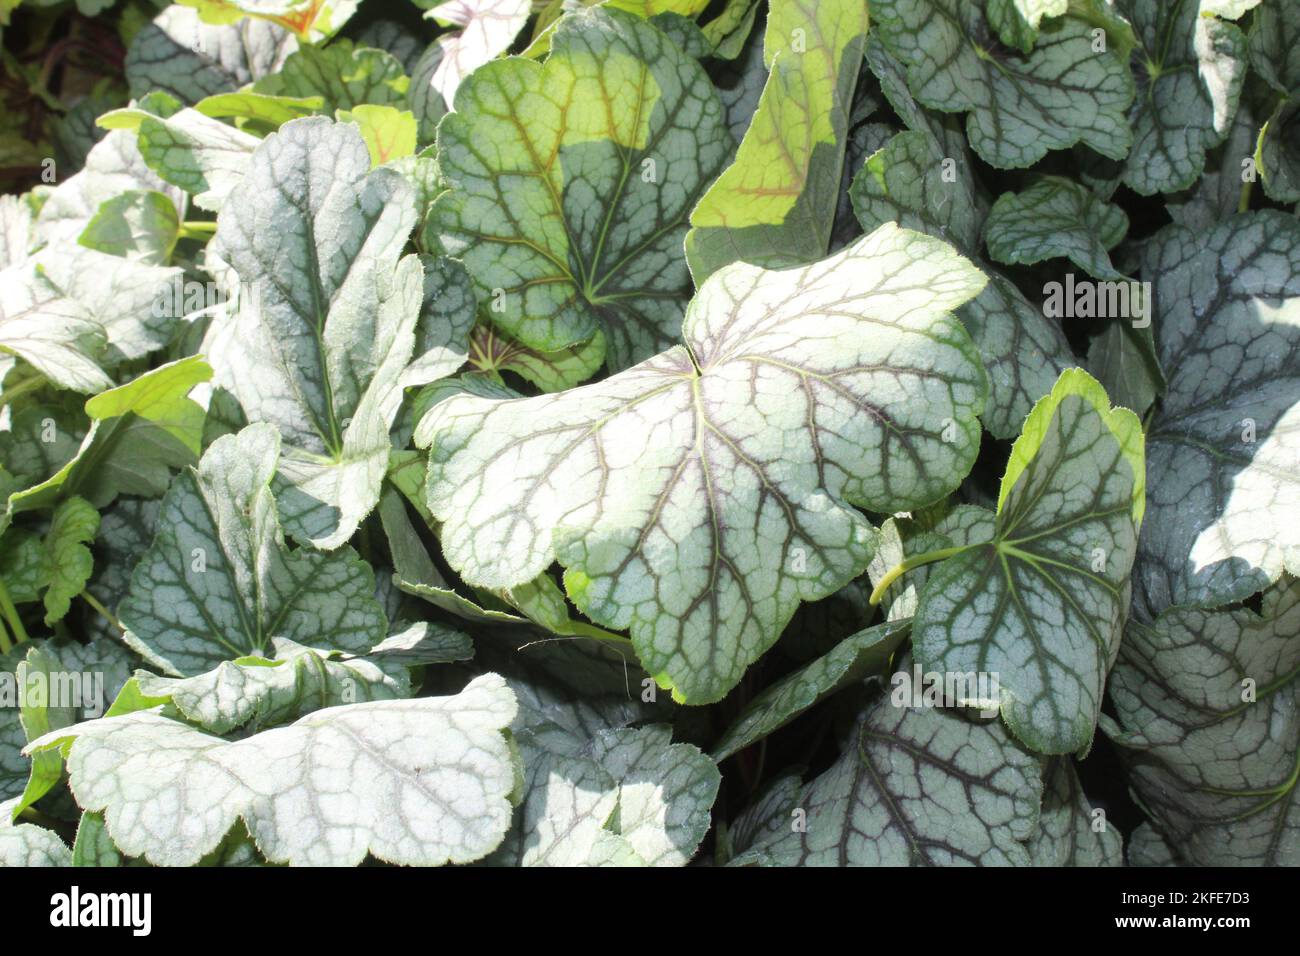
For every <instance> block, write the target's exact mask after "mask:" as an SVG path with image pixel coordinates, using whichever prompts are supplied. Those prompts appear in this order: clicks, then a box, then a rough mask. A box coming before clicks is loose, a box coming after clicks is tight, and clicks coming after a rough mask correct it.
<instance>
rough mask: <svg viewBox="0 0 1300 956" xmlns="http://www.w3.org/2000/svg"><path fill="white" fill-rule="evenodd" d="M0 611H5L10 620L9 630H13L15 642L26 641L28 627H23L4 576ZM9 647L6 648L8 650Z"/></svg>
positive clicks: (0, 588)
mask: <svg viewBox="0 0 1300 956" xmlns="http://www.w3.org/2000/svg"><path fill="white" fill-rule="evenodd" d="M0 612H3V614H4V617H5V620H6V621H8V622H9V630H11V631H12V632H13V635H14V643H15V644H22V643H23V642H24V641H26V640H27V628H25V627H23V620H22V618H20V617H19V616H18V608H16V607H14V602H13V601H12V600H11V599H10V597H9V589H8V588H7V587H5V582H4V579H3V578H0ZM6 643H7V642H6ZM8 649H9V648H6V650H8Z"/></svg>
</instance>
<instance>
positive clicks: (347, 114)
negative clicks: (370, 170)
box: [338, 104, 415, 166]
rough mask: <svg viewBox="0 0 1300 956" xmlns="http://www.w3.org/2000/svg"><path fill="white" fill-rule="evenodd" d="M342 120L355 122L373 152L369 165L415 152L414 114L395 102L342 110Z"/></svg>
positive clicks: (339, 115)
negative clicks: (395, 104)
mask: <svg viewBox="0 0 1300 956" xmlns="http://www.w3.org/2000/svg"><path fill="white" fill-rule="evenodd" d="M338 119H339V122H341V123H356V124H357V128H358V129H360V130H361V138H362V139H363V140H365V143H366V149H367V150H368V151H369V152H370V165H371V166H382V165H383V164H384V163H387V162H389V161H390V160H395V159H405V158H406V157H408V156H414V155H415V117H414V116H413V115H412V114H411V113H410V112H408V111H406V110H399V109H397V108H396V107H393V106H369V105H365V104H363V105H361V106H354V107H353V108H352V109H350V110H339V111H338Z"/></svg>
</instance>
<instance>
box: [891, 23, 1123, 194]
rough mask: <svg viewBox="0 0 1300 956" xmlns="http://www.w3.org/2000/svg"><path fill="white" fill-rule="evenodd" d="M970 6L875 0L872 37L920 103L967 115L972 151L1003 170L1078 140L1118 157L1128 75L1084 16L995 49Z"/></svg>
mask: <svg viewBox="0 0 1300 956" xmlns="http://www.w3.org/2000/svg"><path fill="white" fill-rule="evenodd" d="M979 6H980V5H979V4H978V3H973V2H969V0H877V2H876V3H874V4H873V5H872V8H871V13H872V21H873V26H874V28H875V30H876V35H877V36H879V37H880V38H881V39H882V40H883V41H884V45H885V46H886V47H888V49H889V51H890V52H891V53H892V54H894V56H896V57H898V58H899V59H900V60H902V61H903V63H904V64H905V65H906V66H907V81H908V86H910V87H911V89H912V92H913V94H915V96H916V98H917V99H918V100H920V101H921V103H922V104H924V105H925V106H927V107H930V108H931V109H937V110H942V111H944V112H947V113H969V114H970V115H969V116H968V117H967V120H966V131H967V135H968V136H969V137H970V145H971V148H973V149H974V150H975V152H976V153H978V154H979V155H980V157H981V158H982V159H984V160H985V161H986V162H988V163H990V164H991V165H993V166H997V167H999V168H1003V169H1022V168H1024V167H1026V166H1031V165H1033V164H1034V163H1036V162H1037V161H1038V160H1040V159H1042V158H1043V156H1045V155H1046V154H1047V152H1048V151H1049V150H1053V149H1066V148H1068V147H1070V146H1073V145H1074V144H1075V143H1086V144H1087V145H1088V146H1090V147H1092V148H1093V149H1094V150H1096V151H1097V152H1098V153H1101V154H1102V155H1103V156H1109V157H1110V158H1112V159H1123V158H1124V156H1125V155H1126V154H1127V153H1128V150H1129V146H1130V145H1131V143H1132V136H1131V133H1130V130H1129V126H1128V123H1127V121H1126V120H1125V112H1126V111H1127V110H1128V108H1129V106H1130V104H1131V103H1132V102H1133V79H1132V77H1131V76H1130V74H1129V72H1128V69H1127V67H1126V66H1125V64H1124V63H1123V62H1122V60H1121V59H1120V58H1119V57H1118V56H1117V55H1116V54H1115V53H1114V52H1112V51H1109V50H1098V49H1097V48H1096V45H1095V44H1094V42H1093V36H1092V30H1091V29H1090V28H1089V26H1088V25H1087V24H1086V23H1085V22H1083V21H1082V20H1079V19H1076V18H1074V17H1064V18H1062V19H1060V20H1055V21H1052V22H1051V23H1050V24H1048V25H1047V26H1046V27H1045V28H1044V30H1043V32H1042V34H1041V36H1040V37H1039V40H1038V43H1037V45H1036V46H1035V48H1034V50H1033V52H1032V53H1029V54H1019V53H1013V52H1007V51H1004V50H1002V49H999V48H998V47H997V44H996V41H995V40H994V38H993V36H992V34H991V30H990V27H989V24H988V23H987V21H986V20H985V19H984V14H983V12H982V11H981V10H980V9H979Z"/></svg>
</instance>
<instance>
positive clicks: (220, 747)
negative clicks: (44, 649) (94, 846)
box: [27, 674, 516, 866]
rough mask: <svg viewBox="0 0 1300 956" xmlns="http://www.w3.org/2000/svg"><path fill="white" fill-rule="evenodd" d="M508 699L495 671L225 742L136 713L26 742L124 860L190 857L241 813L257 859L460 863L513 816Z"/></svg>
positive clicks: (185, 861) (190, 860) (212, 843)
mask: <svg viewBox="0 0 1300 956" xmlns="http://www.w3.org/2000/svg"><path fill="white" fill-rule="evenodd" d="M515 710H516V705H515V697H514V694H513V693H512V692H511V691H510V689H509V688H508V687H507V686H506V683H505V681H504V680H502V679H501V678H500V677H498V676H496V675H494V674H489V675H486V676H484V677H480V678H478V679H476V680H474V681H473V682H471V683H470V684H469V686H468V687H466V688H465V689H464V690H463V691H461V693H459V694H457V695H455V696H453V697H426V698H420V699H418V700H401V701H379V702H372V703H366V704H351V705H346V706H342V707H330V708H328V709H326V710H321V711H317V712H316V713H314V714H310V715H308V716H307V717H304V718H303V719H301V720H299V721H297V722H296V723H294V724H291V725H289V726H287V727H280V728H277V729H274V730H267V731H263V732H262V733H259V734H254V735H253V736H251V737H246V738H244V739H242V740H238V741H235V742H234V743H228V742H226V741H224V740H222V739H221V738H219V737H213V736H210V735H208V734H206V733H203V732H202V731H199V730H196V729H194V728H193V727H189V726H187V725H186V724H183V723H181V722H179V721H176V720H172V719H170V718H168V717H164V716H162V715H161V714H160V713H159V712H158V711H157V710H143V711H136V712H134V713H130V714H126V715H123V716H120V717H105V718H101V719H100V720H95V721H90V722H88V723H82V724H78V725H76V726H74V727H71V728H67V729H65V730H57V731H54V732H53V733H51V734H49V735H47V736H45V737H43V738H41V739H39V740H37V741H34V742H33V743H32V744H30V745H29V746H28V748H27V749H28V752H36V751H41V750H49V749H54V748H58V749H59V750H60V752H62V753H63V755H64V758H65V760H66V762H67V766H68V773H69V776H70V777H71V783H72V792H73V794H74V796H75V797H76V798H77V802H78V803H79V804H80V805H81V806H82V807H83V808H84V809H86V810H91V811H103V813H104V821H105V824H106V826H107V828H108V832H109V835H110V836H111V838H112V840H113V842H114V843H115V844H116V845H117V846H118V847H119V848H120V849H121V850H122V852H123V853H125V854H127V855H128V856H140V857H144V858H145V859H147V860H149V861H150V862H152V863H155V864H158V865H164V866H192V865H194V864H196V863H197V862H198V861H199V860H200V859H201V858H202V857H203V856H204V855H205V854H206V853H208V852H209V851H211V850H213V849H215V848H216V846H217V845H218V844H219V843H220V842H221V840H222V838H223V837H224V836H225V835H226V833H227V832H228V831H229V830H230V828H231V827H232V826H233V825H234V824H235V822H236V821H237V820H238V819H240V818H242V819H243V820H244V822H245V823H246V824H247V826H248V829H249V832H250V833H251V834H252V836H253V838H254V839H255V840H256V841H257V845H258V847H259V848H260V849H261V851H262V852H263V853H264V854H265V856H266V858H267V859H268V860H270V861H271V862H275V863H289V864H291V865H298V866H303V865H307V866H349V865H351V866H355V865H357V864H359V863H361V862H362V861H363V860H364V859H365V858H366V855H367V854H373V855H374V856H375V857H377V858H378V859H381V860H386V861H388V862H391V863H404V864H412V865H425V866H430V865H441V864H443V863H448V862H450V863H468V862H470V861H473V860H476V859H478V858H480V857H482V856H484V855H485V854H487V853H489V852H491V851H492V850H493V849H494V848H495V847H496V846H497V844H498V843H500V842H501V838H502V836H503V835H504V833H505V831H506V828H507V827H508V826H509V823H510V809H511V808H510V801H509V799H508V797H509V795H510V793H511V791H512V790H513V788H514V784H515V766H514V759H513V757H512V754H511V750H510V746H509V744H508V743H507V741H506V738H505V736H504V734H503V731H504V730H505V728H506V727H508V726H509V724H510V721H511V720H512V719H513V718H514V716H515Z"/></svg>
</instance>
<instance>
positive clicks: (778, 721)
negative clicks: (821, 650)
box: [713, 622, 908, 763]
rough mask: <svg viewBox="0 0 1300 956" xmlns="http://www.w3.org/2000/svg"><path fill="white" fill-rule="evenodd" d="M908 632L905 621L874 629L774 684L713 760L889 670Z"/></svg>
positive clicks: (735, 726) (720, 743)
mask: <svg viewBox="0 0 1300 956" xmlns="http://www.w3.org/2000/svg"><path fill="white" fill-rule="evenodd" d="M907 631H908V626H907V623H906V622H903V623H901V624H900V623H898V622H895V623H891V624H879V625H877V626H875V627H869V628H867V629H866V630H865V631H859V632H858V633H857V634H854V635H852V636H851V637H846V638H845V639H844V640H842V641H840V643H839V644H837V645H836V646H835V648H834V650H832V651H831V652H830V653H829V654H826V655H824V656H822V657H819V658H817V659H816V660H815V661H813V662H812V663H811V664H806V665H804V666H803V667H801V668H799V669H798V670H797V671H795V672H794V673H792V674H789V675H788V676H786V677H783V678H781V679H780V680H778V681H776V682H775V683H773V684H771V685H770V686H769V687H768V688H767V689H766V690H765V691H763V693H761V694H759V695H758V696H757V697H755V698H754V699H753V700H752V701H750V702H749V703H748V704H747V705H746V706H745V709H744V711H742V712H741V714H740V716H739V717H737V718H736V719H735V721H734V722H733V723H732V724H731V726H730V727H728V728H727V730H726V732H725V733H724V734H723V735H722V739H721V740H719V741H718V743H717V744H716V745H715V746H714V748H713V759H714V760H716V761H718V762H719V763H721V762H722V761H723V760H726V759H727V758H728V757H730V756H731V755H732V754H735V753H739V752H740V751H742V750H744V749H745V748H746V747H749V746H751V745H753V744H755V743H757V742H758V741H760V740H762V739H763V738H764V737H767V736H768V735H770V734H772V733H774V732H775V731H777V730H779V729H780V728H782V727H784V726H785V725H786V724H788V723H789V722H790V721H792V720H794V719H795V718H796V717H798V716H799V715H800V714H801V713H803V712H804V711H805V710H807V709H808V708H809V707H812V706H813V705H814V704H816V703H818V702H819V701H821V700H823V699H824V698H826V697H828V696H830V695H831V694H833V693H835V692H836V691H837V690H839V689H841V688H843V687H847V686H848V685H849V684H853V683H856V682H858V681H860V680H862V679H863V678H864V677H866V676H868V675H870V674H873V673H879V672H882V671H884V670H885V669H886V668H888V666H889V660H890V657H891V656H892V655H893V653H894V651H895V650H896V649H897V648H898V645H899V644H900V643H901V642H902V641H903V639H904V638H906V637H907Z"/></svg>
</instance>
